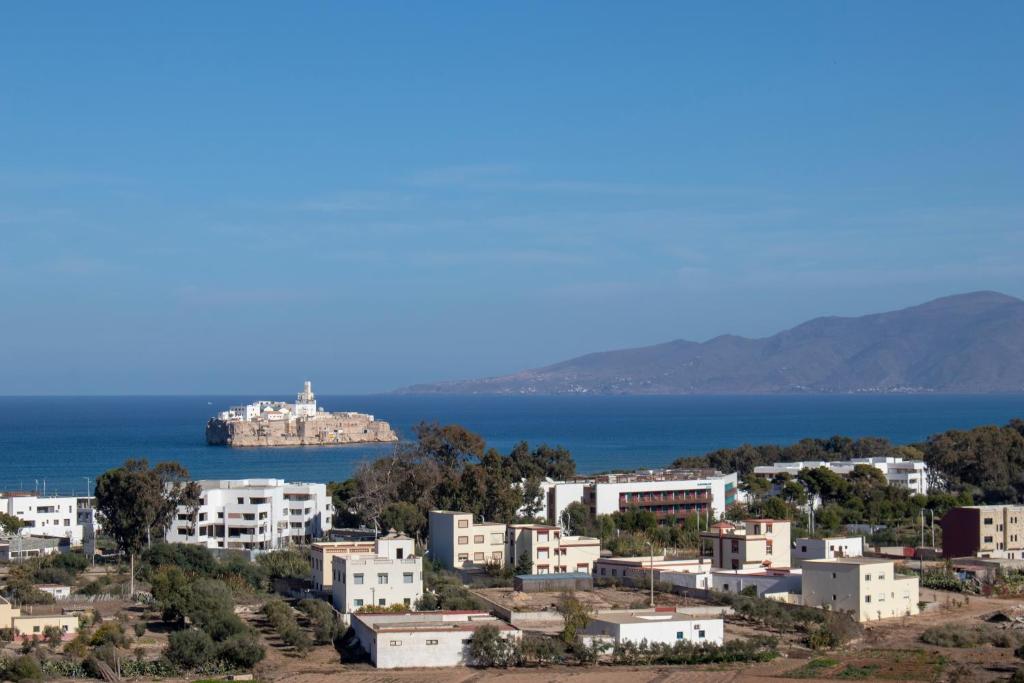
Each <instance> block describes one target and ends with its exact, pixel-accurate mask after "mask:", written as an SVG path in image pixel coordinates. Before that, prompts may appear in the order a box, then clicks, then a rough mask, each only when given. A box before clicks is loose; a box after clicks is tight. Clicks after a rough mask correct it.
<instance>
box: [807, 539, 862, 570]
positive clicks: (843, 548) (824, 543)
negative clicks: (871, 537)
mask: <svg viewBox="0 0 1024 683" xmlns="http://www.w3.org/2000/svg"><path fill="white" fill-rule="evenodd" d="M863 555H864V539H863V538H862V537H860V536H834V537H830V538H798V539H796V541H794V542H793V566H795V567H799V566H801V564H802V563H804V562H806V561H807V560H832V559H835V558H837V557H862V556H863Z"/></svg>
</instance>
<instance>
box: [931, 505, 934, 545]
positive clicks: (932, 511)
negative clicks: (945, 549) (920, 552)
mask: <svg viewBox="0 0 1024 683" xmlns="http://www.w3.org/2000/svg"><path fill="white" fill-rule="evenodd" d="M931 513H932V547H933V548H934V547H935V508H932V510H931Z"/></svg>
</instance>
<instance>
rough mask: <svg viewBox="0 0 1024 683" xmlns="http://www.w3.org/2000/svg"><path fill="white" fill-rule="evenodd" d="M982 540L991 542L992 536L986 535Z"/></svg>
mask: <svg viewBox="0 0 1024 683" xmlns="http://www.w3.org/2000/svg"><path fill="white" fill-rule="evenodd" d="M983 540H984V542H985V543H991V542H992V537H991V536H986V537H985V538H984V539H983Z"/></svg>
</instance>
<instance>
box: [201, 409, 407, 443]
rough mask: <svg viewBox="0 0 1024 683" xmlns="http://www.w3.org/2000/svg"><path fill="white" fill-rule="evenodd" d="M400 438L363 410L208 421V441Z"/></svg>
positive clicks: (381, 440)
mask: <svg viewBox="0 0 1024 683" xmlns="http://www.w3.org/2000/svg"><path fill="white" fill-rule="evenodd" d="M393 441H398V435H397V434H395V432H394V430H392V429H391V425H389V424H388V423H387V422H384V421H381V420H374V419H373V417H372V416H370V415H364V414H362V413H320V414H318V415H316V416H315V417H308V418H298V419H295V420H248V421H246V420H220V419H217V418H212V419H210V421H209V422H207V423H206V443H208V444H211V445H214V446H234V447H239V448H245V447H256V446H341V445H344V444H355V443H388V442H393Z"/></svg>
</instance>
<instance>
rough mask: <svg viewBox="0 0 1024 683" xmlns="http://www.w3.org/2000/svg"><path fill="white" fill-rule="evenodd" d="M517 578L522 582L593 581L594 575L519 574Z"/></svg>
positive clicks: (580, 573) (575, 573)
mask: <svg viewBox="0 0 1024 683" xmlns="http://www.w3.org/2000/svg"><path fill="white" fill-rule="evenodd" d="M516 578H517V579H520V580H522V581H544V580H546V579H592V578H594V575H593V574H588V573H587V572H561V573H558V574H518V575H516Z"/></svg>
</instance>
